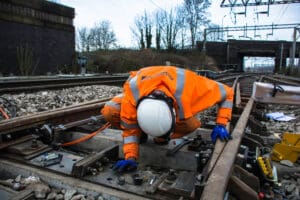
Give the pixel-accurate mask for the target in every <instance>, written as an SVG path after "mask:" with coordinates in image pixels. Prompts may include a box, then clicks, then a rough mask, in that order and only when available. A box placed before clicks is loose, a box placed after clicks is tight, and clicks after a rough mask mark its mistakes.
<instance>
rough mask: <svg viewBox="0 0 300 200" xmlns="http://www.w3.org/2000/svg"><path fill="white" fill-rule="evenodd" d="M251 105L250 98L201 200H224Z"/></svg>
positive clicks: (251, 100) (252, 101)
mask: <svg viewBox="0 0 300 200" xmlns="http://www.w3.org/2000/svg"><path fill="white" fill-rule="evenodd" d="M253 103H254V100H253V99H252V98H251V99H250V100H249V101H248V103H247V105H246V107H245V109H244V111H243V113H242V115H241V117H240V119H239V121H238V122H237V124H236V126H235V128H234V130H233V132H232V134H231V136H232V137H233V139H232V140H231V141H229V142H228V143H227V145H226V146H225V147H224V150H223V152H222V154H221V156H220V157H219V159H218V160H217V163H216V165H215V167H214V168H213V171H212V172H211V175H210V176H209V178H208V180H207V184H206V186H205V188H204V190H203V193H202V195H201V199H202V200H211V199H214V200H223V199H224V194H225V191H226V188H227V183H228V181H229V178H230V176H231V170H232V166H233V164H234V160H235V157H236V155H237V152H238V149H239V146H240V143H241V140H242V137H243V134H244V129H245V127H246V125H247V121H248V118H249V115H250V113H251V110H252V106H253Z"/></svg>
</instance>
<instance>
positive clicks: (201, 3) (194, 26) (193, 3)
mask: <svg viewBox="0 0 300 200" xmlns="http://www.w3.org/2000/svg"><path fill="white" fill-rule="evenodd" d="M210 5H211V2H210V1H209V0H184V8H185V16H186V23H187V25H188V27H189V31H190V36H191V46H192V47H195V43H196V40H197V36H198V37H199V33H200V32H201V31H200V26H206V25H207V24H209V19H208V17H207V16H208V13H207V9H208V8H209V7H210Z"/></svg>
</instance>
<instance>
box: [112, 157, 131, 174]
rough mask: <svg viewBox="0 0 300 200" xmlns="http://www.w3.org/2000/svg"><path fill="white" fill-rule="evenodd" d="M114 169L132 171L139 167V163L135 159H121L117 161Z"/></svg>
mask: <svg viewBox="0 0 300 200" xmlns="http://www.w3.org/2000/svg"><path fill="white" fill-rule="evenodd" d="M112 169H113V170H114V171H118V172H120V173H123V172H130V171H134V170H136V169H137V163H136V162H135V160H133V159H129V160H119V161H118V162H116V163H115V164H114V166H113V168H112Z"/></svg>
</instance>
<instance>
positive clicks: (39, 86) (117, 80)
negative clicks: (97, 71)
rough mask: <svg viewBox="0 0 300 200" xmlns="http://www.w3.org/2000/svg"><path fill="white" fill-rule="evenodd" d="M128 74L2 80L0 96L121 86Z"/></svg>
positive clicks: (0, 82)
mask: <svg viewBox="0 0 300 200" xmlns="http://www.w3.org/2000/svg"><path fill="white" fill-rule="evenodd" d="M127 78H128V74H124V75H113V76H108V75H103V76H77V77H76V76H74V77H53V78H49V77H43V78H28V79H2V80H0V94H5V93H13V92H14V93H16V92H24V91H25V92H28V91H37V90H43V89H47V90H50V89H60V88H68V87H74V86H86V85H103V84H106V85H117V86H121V85H122V84H123V83H124V82H125V81H126V79H127Z"/></svg>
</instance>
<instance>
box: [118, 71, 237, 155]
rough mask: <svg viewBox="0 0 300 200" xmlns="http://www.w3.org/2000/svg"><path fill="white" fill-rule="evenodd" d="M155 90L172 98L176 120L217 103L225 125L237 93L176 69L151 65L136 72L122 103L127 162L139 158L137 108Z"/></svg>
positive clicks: (219, 122)
mask: <svg viewBox="0 0 300 200" xmlns="http://www.w3.org/2000/svg"><path fill="white" fill-rule="evenodd" d="M154 90H161V91H163V92H164V93H165V94H166V95H167V96H169V97H171V98H172V99H173V101H174V108H175V112H176V121H180V120H184V119H188V118H190V117H192V116H194V115H195V114H197V113H199V112H201V111H203V110H205V109H207V108H209V107H211V106H213V105H215V104H219V110H218V114H217V120H216V122H217V124H222V125H226V124H227V122H228V121H229V120H230V119H231V111H232V105H233V93H234V92H233V89H232V88H230V87H228V86H226V85H224V84H221V83H218V82H216V81H213V80H210V79H208V78H206V77H203V76H199V75H197V74H196V73H194V72H192V71H190V70H186V69H182V68H177V67H174V66H151V67H145V68H142V69H140V70H139V71H133V72H131V73H130V77H129V79H128V80H127V81H126V82H125V84H124V86H123V94H124V96H123V99H122V103H121V128H122V129H123V140H124V141H123V142H124V145H123V152H124V156H125V159H128V158H135V159H137V158H138V153H139V144H138V142H139V137H140V135H141V129H140V128H139V126H138V123H137V110H136V105H137V104H138V101H139V99H141V98H142V97H144V96H147V95H149V94H151V92H153V91H154ZM171 138H172V135H171Z"/></svg>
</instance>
